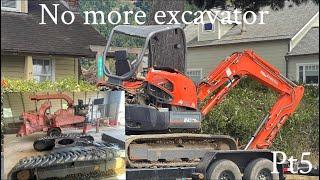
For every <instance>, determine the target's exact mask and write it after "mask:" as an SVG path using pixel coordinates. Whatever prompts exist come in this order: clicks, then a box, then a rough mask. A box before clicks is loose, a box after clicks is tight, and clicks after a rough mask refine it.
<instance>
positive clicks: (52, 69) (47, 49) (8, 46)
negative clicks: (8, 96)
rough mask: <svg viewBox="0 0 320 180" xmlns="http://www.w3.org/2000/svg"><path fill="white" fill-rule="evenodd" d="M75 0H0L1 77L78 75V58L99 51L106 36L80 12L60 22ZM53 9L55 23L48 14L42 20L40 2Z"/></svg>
mask: <svg viewBox="0 0 320 180" xmlns="http://www.w3.org/2000/svg"><path fill="white" fill-rule="evenodd" d="M76 2H77V1H76V0H68V1H62V0H51V1H40V0H1V77H2V78H10V79H24V80H32V79H34V80H36V81H38V82H42V81H45V80H51V81H56V80H60V79H64V78H67V77H74V78H75V79H78V76H79V60H80V59H81V58H94V57H95V56H96V55H97V52H98V53H100V54H101V51H102V50H101V49H103V47H104V45H105V44H106V40H105V39H104V38H103V37H102V36H101V35H100V34H99V33H98V32H97V31H96V30H95V29H94V28H93V27H92V26H90V25H85V24H83V19H82V18H81V17H80V14H79V12H78V13H77V12H75V21H74V22H73V23H72V24H70V25H65V24H64V23H62V22H61V19H60V16H61V14H62V12H64V11H66V10H74V8H71V7H74V6H72V5H73V4H74V3H76ZM41 3H42V4H46V5H47V7H48V8H49V9H50V11H51V12H54V9H53V8H54V6H53V5H52V4H57V3H58V4H60V5H59V6H58V17H59V18H58V19H59V20H60V21H58V23H57V24H54V22H53V21H52V20H51V19H50V18H49V16H48V15H47V16H46V17H45V18H46V19H45V20H46V23H47V24H39V23H40V22H41V6H40V5H39V4H41Z"/></svg>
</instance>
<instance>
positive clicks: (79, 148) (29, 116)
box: [8, 94, 125, 180]
mask: <svg viewBox="0 0 320 180" xmlns="http://www.w3.org/2000/svg"><path fill="white" fill-rule="evenodd" d="M30 99H31V100H35V101H40V100H48V101H46V102H45V103H43V104H42V105H41V107H40V109H39V111H38V112H25V113H23V114H22V119H23V120H24V121H23V122H24V124H23V125H22V127H21V129H20V131H19V134H18V135H20V136H24V135H29V134H31V133H34V132H39V131H47V135H48V136H45V137H42V138H39V139H37V140H35V141H34V143H33V147H34V149H35V150H36V151H41V152H42V151H43V152H42V153H43V155H39V156H36V157H35V156H32V157H26V158H24V159H21V160H20V161H19V162H18V163H17V164H16V166H14V167H13V168H12V170H11V171H10V172H9V174H8V179H9V180H31V179H83V180H85V179H90V178H91V179H92V178H93V179H99V178H104V177H111V176H114V175H117V174H121V173H123V172H124V168H125V167H124V166H125V163H124V160H123V155H121V151H123V149H124V145H123V144H121V143H120V144H119V141H115V140H114V138H112V137H109V136H108V135H105V134H103V135H102V142H96V141H94V138H93V136H91V135H87V134H85V133H86V130H88V127H87V125H86V123H87V122H86V115H87V114H88V109H89V105H88V104H84V103H83V101H82V100H79V103H78V105H74V103H73V100H72V99H71V98H70V97H69V96H67V95H65V94H50V95H35V96H31V97H30ZM52 99H63V100H65V101H66V102H67V106H68V107H67V109H59V110H58V111H56V112H55V113H54V114H53V115H51V114H49V113H48V112H47V111H48V109H50V107H51V103H50V102H49V100H52ZM76 125H82V127H83V134H62V133H61V128H64V127H70V126H76Z"/></svg>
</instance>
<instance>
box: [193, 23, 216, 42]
mask: <svg viewBox="0 0 320 180" xmlns="http://www.w3.org/2000/svg"><path fill="white" fill-rule="evenodd" d="M204 23H210V20H209V18H208V20H204ZM219 24H220V23H219V21H215V22H214V25H213V26H214V27H213V28H214V31H204V29H203V26H204V25H203V24H199V25H198V41H208V40H214V39H218V38H219V26H220V25H219Z"/></svg>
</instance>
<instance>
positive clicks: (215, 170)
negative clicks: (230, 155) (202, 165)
mask: <svg viewBox="0 0 320 180" xmlns="http://www.w3.org/2000/svg"><path fill="white" fill-rule="evenodd" d="M207 179H211V180H220V179H228V180H241V172H240V169H239V167H238V166H237V165H236V164H235V163H234V162H232V161H230V160H226V159H222V160H219V161H217V162H214V163H212V164H211V165H210V167H209V170H208V177H207Z"/></svg>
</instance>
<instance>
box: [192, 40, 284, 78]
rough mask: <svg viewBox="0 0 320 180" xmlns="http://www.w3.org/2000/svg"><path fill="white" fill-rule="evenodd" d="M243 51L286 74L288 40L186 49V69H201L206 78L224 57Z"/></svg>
mask: <svg viewBox="0 0 320 180" xmlns="http://www.w3.org/2000/svg"><path fill="white" fill-rule="evenodd" d="M245 49H252V50H253V51H255V52H256V53H257V54H258V55H259V56H261V57H262V58H264V59H265V60H267V61H268V62H269V63H271V64H272V65H274V66H275V67H277V68H278V69H280V70H281V72H282V73H283V74H285V73H286V72H285V71H286V61H285V55H286V53H287V52H288V40H276V41H264V42H252V43H238V44H225V45H216V46H205V47H194V48H188V54H187V68H201V69H202V73H203V74H202V76H203V77H206V75H207V74H208V73H209V72H210V71H212V70H213V69H214V68H215V67H216V66H217V65H218V63H220V62H221V61H222V60H224V59H225V58H226V57H228V56H230V55H231V54H232V53H233V52H236V51H243V50H245Z"/></svg>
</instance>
